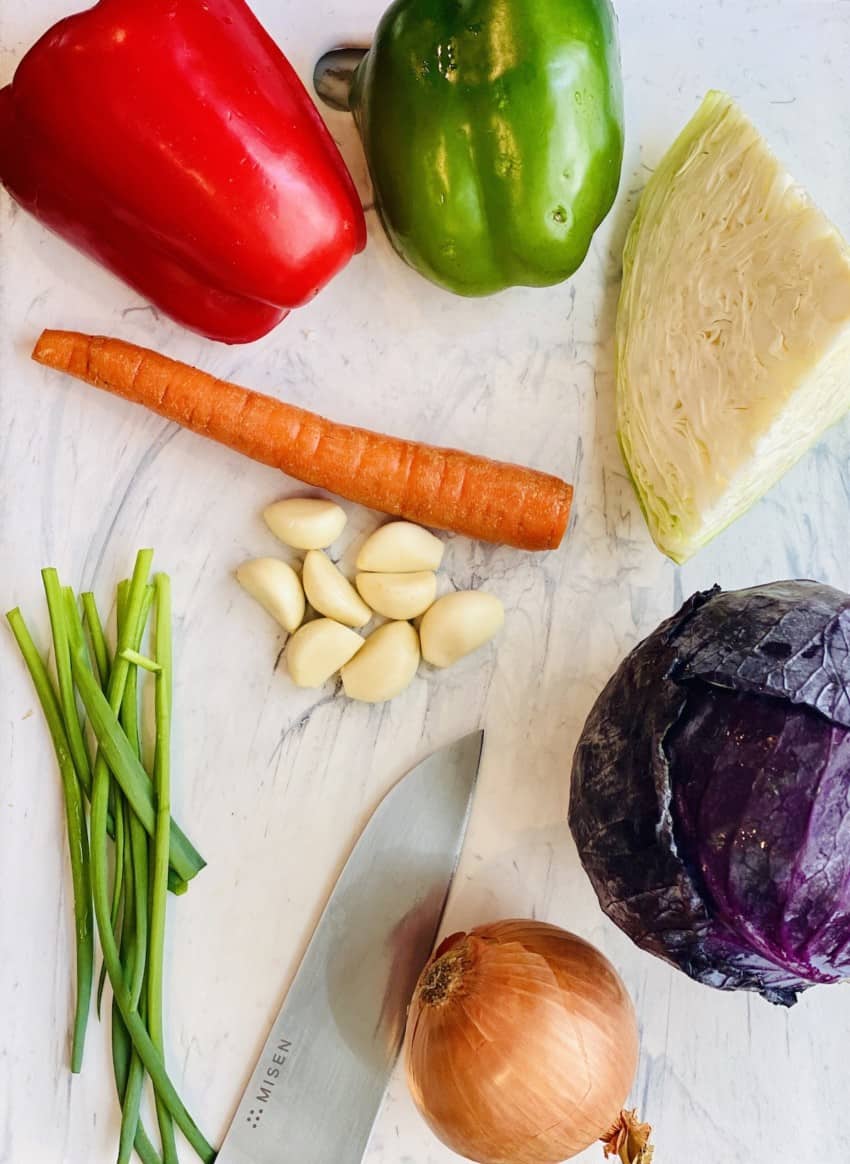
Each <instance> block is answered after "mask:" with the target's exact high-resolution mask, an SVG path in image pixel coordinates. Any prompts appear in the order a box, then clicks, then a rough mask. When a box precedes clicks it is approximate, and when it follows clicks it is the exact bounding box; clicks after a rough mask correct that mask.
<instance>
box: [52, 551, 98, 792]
mask: <svg viewBox="0 0 850 1164" xmlns="http://www.w3.org/2000/svg"><path fill="white" fill-rule="evenodd" d="M41 577H42V580H43V582H44V593H45V595H46V596H47V610H48V613H49V614H50V628H51V630H52V631H53V657H54V660H55V662H56V677H57V679H58V680H59V704H60V706H61V708H62V718H63V719H64V721H65V734H66V735H67V737H68V743H69V745H70V748H71V756H72V758H73V761H74V767H75V768H76V770H77V778H78V779H79V781H80V783H81V784H82V786H83V787H84V788H85V789H86V790H87V791H88V790H90V789H91V761H90V760H89V754H88V750H87V749H86V742H85V739H84V738H83V729H82V728H81V726H80V717H79V714H78V712H77V700H76V696H75V695H74V680H73V677H72V675H71V652H70V646H69V642H68V622H67V614H66V610H65V602H64V599H63V597H62V586H61V584H60V582H59V575H58V574H57V573H56V571H55V570H54V569H53V567H52V566H49V567H48V568H47V569H45V570H42V571H41Z"/></svg>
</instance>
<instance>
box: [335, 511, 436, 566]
mask: <svg viewBox="0 0 850 1164" xmlns="http://www.w3.org/2000/svg"><path fill="white" fill-rule="evenodd" d="M444 549H445V547H444V546H443V543H442V542H441V541H440V539H439V538H437V537H434V535H433V534H432V533H429V531H428V530H427V529H423V528H422V526H421V525H414V524H413V522H410V521H391V522H389V523H388V524H387V525H382V526H380V528H379V529H376V530H375V532H374V533H373V534H372V535H371V536H370V537H368V538H367V539H366V541H365V542H364V543H363V545H362V546H361V547H360V553H359V554H358V555H357V569H358V570H363V571H366V572H369V573H373V572H374V573H381V574H386V573H393V574H396V573H397V574H412V573H414V572H416V571H419V570H437V569H438V568H439V565H440V563H441V562H442V560H443V550H444Z"/></svg>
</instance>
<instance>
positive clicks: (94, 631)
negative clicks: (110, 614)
mask: <svg viewBox="0 0 850 1164" xmlns="http://www.w3.org/2000/svg"><path fill="white" fill-rule="evenodd" d="M82 599H83V615H84V616H85V622H86V627H87V629H88V632H89V639H90V641H91V645H92V651H93V652H94V661H95V663H96V665H97V675H98V678H99V679H100V686H101V687H102V688H103V689H104V690H106V688H107V687H108V685H109V670H110V667H111V666H112V660H111V658H110V655H109V647H108V646H107V645H106V634H105V633H104V630H103V623H102V622H101V621H100V615H99V614H98V610H97V603H96V602H95V598H94V595H93V594H92V593H91V591H90V590H88V591H86V592H85V593H84V594H83V595H82Z"/></svg>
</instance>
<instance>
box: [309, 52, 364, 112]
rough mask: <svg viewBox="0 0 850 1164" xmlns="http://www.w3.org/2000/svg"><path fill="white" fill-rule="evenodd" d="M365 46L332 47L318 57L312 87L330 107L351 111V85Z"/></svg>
mask: <svg viewBox="0 0 850 1164" xmlns="http://www.w3.org/2000/svg"><path fill="white" fill-rule="evenodd" d="M368 52H369V50H368V49H366V48H341V49H333V50H332V51H331V52H329V53H325V55H324V56H323V57H320V58H319V60H318V61H317V63H316V67H315V69H314V70H313V87H314V88H315V90H316V92H317V93H318V95H319V96H320V97H321V99H322V101H324V103H325V105H328V106H330V108H331V109H336V110H338V111H340V112H342V113H350V112H351V87H352V85H353V84H354V74H355V73H356V72H357V69H358V68H359V66H360V62H361V61H362V60H363V58H364V57H365V56H366V54H367V53H368Z"/></svg>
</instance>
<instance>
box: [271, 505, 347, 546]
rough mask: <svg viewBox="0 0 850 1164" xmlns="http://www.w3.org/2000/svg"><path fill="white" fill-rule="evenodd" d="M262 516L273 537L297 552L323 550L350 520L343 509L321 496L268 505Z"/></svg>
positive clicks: (334, 539)
mask: <svg viewBox="0 0 850 1164" xmlns="http://www.w3.org/2000/svg"><path fill="white" fill-rule="evenodd" d="M263 517H264V518H265V519H266V525H267V526H268V527H269V529H270V530H271V531H272V533H273V534H274V536H275V537H276V538H278V539H279V540H280V541H282V542H283V543H284V545H287V546H293V547H294V548H295V549H296V550H324V549H325V548H326V547H327V546H329V545H331V543H332V542H335V541H336V539H337V538H338V537H339V535H340V534H341V533H342V531H343V527H344V526H345V523H346V521H348V518H347V517H346V514H345V510H344V509H341V508H340V507H339V506H338V505H334V503H333V502H332V501H325V500H323V499H322V498H320V497H287V498H286V499H285V500H284V501H276V502H275V503H274V505H269V506H267V507H266V508H265V509H264V510H263Z"/></svg>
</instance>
